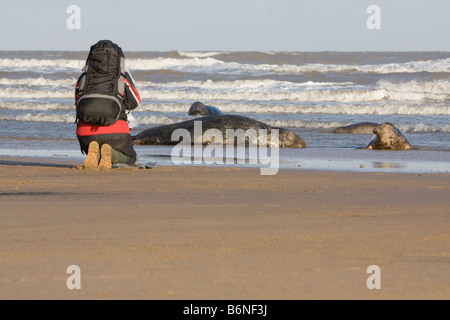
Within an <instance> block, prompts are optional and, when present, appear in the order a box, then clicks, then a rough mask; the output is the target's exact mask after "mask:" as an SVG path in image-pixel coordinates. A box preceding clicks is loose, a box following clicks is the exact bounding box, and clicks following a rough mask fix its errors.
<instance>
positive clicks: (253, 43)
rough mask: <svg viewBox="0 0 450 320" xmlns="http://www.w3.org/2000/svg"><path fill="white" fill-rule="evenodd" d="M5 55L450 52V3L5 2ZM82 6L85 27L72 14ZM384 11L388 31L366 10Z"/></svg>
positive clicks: (1, 19) (1, 18)
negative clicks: (107, 49)
mask: <svg viewBox="0 0 450 320" xmlns="http://www.w3.org/2000/svg"><path fill="white" fill-rule="evenodd" d="M1 1H2V8H1V11H0V26H1V30H2V32H1V34H2V35H1V40H2V41H1V42H0V50H76V51H82V50H87V49H88V48H89V46H90V45H92V44H93V43H95V42H96V41H97V40H100V39H110V40H113V41H115V42H117V43H118V44H119V45H120V46H121V47H122V48H124V50H126V51H139V50H148V51H168V50H186V51H204V50H226V51H450V41H449V40H450V35H449V34H450V32H449V31H450V19H449V14H450V1H449V0H427V1H425V0H127V1H123V0H120V1H119V0H39V1H36V0H1ZM69 5H78V6H79V8H80V10H81V13H80V18H81V25H80V26H81V29H79V30H77V29H75V30H69V29H68V28H67V26H66V20H67V19H68V18H69V16H70V14H67V13H66V10H67V8H68V7H69ZM370 5H378V6H379V7H380V9H381V29H380V30H369V29H368V28H367V26H366V21H367V19H368V18H369V16H370V14H368V13H367V12H366V10H367V8H368V7H369V6H370Z"/></svg>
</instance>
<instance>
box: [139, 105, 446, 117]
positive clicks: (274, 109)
mask: <svg viewBox="0 0 450 320" xmlns="http://www.w3.org/2000/svg"><path fill="white" fill-rule="evenodd" d="M215 106H216V107H217V108H219V109H220V110H221V111H222V112H224V113H243V114H246V113H247V114H342V115H346V114H347V115H433V116H436V115H443V116H448V115H450V106H448V105H445V104H442V103H441V104H430V105H411V104H353V103H339V104H338V103H333V104H309V105H305V104H273V105H267V104H266V105H263V104H258V103H252V104H240V103H220V104H215ZM189 108H190V104H181V103H167V104H165V103H156V104H153V103H150V104H142V105H140V106H139V108H138V109H136V112H160V113H186V114H187V112H188V110H189Z"/></svg>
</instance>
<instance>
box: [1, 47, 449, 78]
mask: <svg viewBox="0 0 450 320" xmlns="http://www.w3.org/2000/svg"><path fill="white" fill-rule="evenodd" d="M218 54H219V53H218V52H217V53H216V52H212V53H192V54H191V57H186V58H171V57H160V58H153V59H148V58H129V59H126V60H125V63H126V66H127V68H130V69H131V70H133V71H134V70H143V71H145V70H173V71H181V72H192V73H216V72H222V73H232V74H274V73H275V74H286V73H287V74H298V73H307V72H321V73H327V72H361V73H379V74H390V73H415V72H450V58H446V59H437V60H425V61H409V62H404V63H389V64H371V65H345V64H343V65H339V64H324V63H309V64H304V65H291V64H283V65H277V64H241V63H237V62H224V61H221V60H219V59H215V58H213V57H214V56H217V55H218ZM187 55H189V53H188V54H187ZM85 62H86V61H85V60H76V59H17V58H14V59H0V68H1V69H3V70H4V71H5V70H6V71H24V70H28V71H30V70H34V71H37V72H39V71H41V72H46V73H48V72H55V71H64V70H71V71H73V72H75V71H81V69H82V68H83V67H84V64H85Z"/></svg>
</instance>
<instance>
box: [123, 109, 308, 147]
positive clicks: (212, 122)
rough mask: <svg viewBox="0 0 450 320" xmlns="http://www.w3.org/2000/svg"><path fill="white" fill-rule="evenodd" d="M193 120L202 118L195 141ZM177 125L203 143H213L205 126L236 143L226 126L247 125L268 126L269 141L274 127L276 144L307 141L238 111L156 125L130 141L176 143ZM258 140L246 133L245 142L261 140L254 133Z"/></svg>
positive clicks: (299, 144)
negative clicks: (252, 138) (235, 113)
mask: <svg viewBox="0 0 450 320" xmlns="http://www.w3.org/2000/svg"><path fill="white" fill-rule="evenodd" d="M195 122H197V123H198V122H201V127H202V132H201V134H202V136H201V137H199V138H200V139H201V141H195V139H196V137H195V133H196V132H195V129H196V124H195ZM177 129H185V130H187V131H188V132H189V133H190V135H191V142H192V144H194V143H196V142H197V143H201V144H204V145H207V144H210V143H214V137H204V133H205V132H206V131H207V130H210V129H212V130H218V131H219V132H220V133H221V134H222V143H223V144H224V145H226V144H231V143H234V144H235V145H236V144H237V142H236V139H235V137H234V136H233V137H232V139H231V140H230V139H229V137H227V130H228V129H232V130H239V129H242V130H244V131H247V130H249V129H254V130H255V131H256V133H258V132H259V129H266V130H267V141H265V142H266V143H270V141H271V136H270V135H271V131H272V130H273V129H278V130H279V147H280V148H305V147H306V142H305V141H304V140H303V139H302V138H301V137H300V136H298V135H297V134H296V133H295V132H293V131H292V130H288V129H284V128H275V127H271V126H269V125H267V124H265V123H263V122H260V121H256V120H254V119H250V118H247V117H243V116H238V115H222V116H209V117H201V118H197V119H193V120H188V121H183V122H179V123H175V124H169V125H163V126H159V127H155V128H150V129H147V130H145V131H143V132H141V133H139V134H138V135H136V136H133V137H132V139H133V143H134V144H135V145H177V144H179V143H180V141H172V133H173V132H174V131H175V130H177ZM256 138H257V141H250V140H251V139H250V138H248V137H246V145H255V144H260V137H259V136H258V137H256Z"/></svg>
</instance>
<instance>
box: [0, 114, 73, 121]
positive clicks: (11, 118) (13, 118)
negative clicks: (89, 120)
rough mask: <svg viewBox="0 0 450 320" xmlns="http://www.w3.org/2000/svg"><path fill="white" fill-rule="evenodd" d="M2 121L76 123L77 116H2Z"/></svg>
mask: <svg viewBox="0 0 450 320" xmlns="http://www.w3.org/2000/svg"><path fill="white" fill-rule="evenodd" d="M0 120H8V121H25V122H57V123H74V122H75V114H59V115H55V114H44V113H39V114H25V115H16V116H14V115H0Z"/></svg>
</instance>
